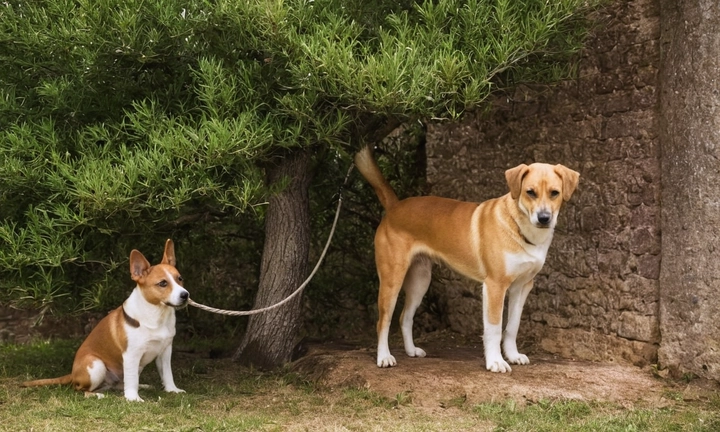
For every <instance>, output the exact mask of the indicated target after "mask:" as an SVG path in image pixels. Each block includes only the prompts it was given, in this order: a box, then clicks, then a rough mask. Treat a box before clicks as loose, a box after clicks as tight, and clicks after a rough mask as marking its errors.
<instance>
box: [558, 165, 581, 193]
mask: <svg viewBox="0 0 720 432" xmlns="http://www.w3.org/2000/svg"><path fill="white" fill-rule="evenodd" d="M555 173H556V174H557V175H558V176H560V178H561V179H562V182H563V201H568V200H569V199H570V197H571V196H572V194H573V192H575V189H576V188H577V185H578V183H579V182H580V173H579V172H577V171H573V170H571V169H570V168H568V167H566V166H564V165H560V164H557V165H555Z"/></svg>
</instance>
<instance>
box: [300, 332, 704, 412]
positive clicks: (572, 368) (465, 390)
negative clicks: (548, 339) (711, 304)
mask: <svg viewBox="0 0 720 432" xmlns="http://www.w3.org/2000/svg"><path fill="white" fill-rule="evenodd" d="M417 342H418V343H417V344H418V346H420V347H422V348H423V349H425V350H426V351H427V354H428V355H427V357H425V358H411V357H408V356H406V355H405V352H404V350H403V348H402V345H401V344H399V343H395V344H392V343H391V351H392V353H393V355H394V356H395V358H396V359H397V366H395V367H393V368H387V369H381V368H378V367H377V366H376V364H375V349H374V348H372V349H371V348H367V347H358V346H357V345H353V344H343V343H323V344H311V345H309V346H308V347H307V349H308V351H307V354H306V355H305V356H304V357H302V358H300V359H299V360H297V361H295V362H294V363H293V370H294V371H296V372H298V373H300V374H301V375H304V376H305V377H307V378H308V379H310V380H312V381H314V382H316V383H318V384H321V385H323V386H326V387H329V388H342V387H358V388H366V389H368V390H371V391H373V392H376V393H379V394H381V395H383V396H385V397H388V398H391V399H395V398H406V399H410V400H411V401H412V404H413V405H415V406H419V407H424V408H429V409H433V408H445V407H447V406H451V405H453V404H457V403H469V404H478V403H483V402H504V401H508V400H513V401H515V402H516V403H519V404H521V405H524V404H529V403H534V402H537V401H541V400H583V401H600V402H614V403H617V404H620V405H627V406H630V405H635V404H637V403H641V404H647V405H650V406H655V407H657V406H663V405H665V404H666V403H668V402H669V399H668V398H669V397H672V398H674V400H677V398H680V397H682V398H683V399H685V400H696V399H705V398H707V397H710V395H711V394H712V393H713V392H717V390H718V384H717V383H710V382H702V381H700V380H693V381H692V382H691V383H686V382H675V381H671V380H667V379H663V377H662V376H661V375H662V373H660V374H658V372H657V371H656V370H653V368H652V367H646V368H639V367H637V366H633V365H630V364H619V363H594V362H587V361H576V360H573V359H562V358H558V357H555V356H553V355H550V354H547V353H537V352H536V353H532V352H530V353H528V354H529V357H530V362H531V363H530V364H529V365H525V366H520V365H513V366H512V372H510V373H506V374H501V373H491V372H488V371H487V370H486V369H485V362H484V358H483V348H482V342H481V341H469V340H467V339H465V338H462V337H460V336H455V335H452V334H448V333H443V334H442V335H440V336H437V335H435V336H431V337H430V338H429V339H428V340H425V341H422V340H421V341H417ZM421 342H422V343H421ZM526 353H527V352H526Z"/></svg>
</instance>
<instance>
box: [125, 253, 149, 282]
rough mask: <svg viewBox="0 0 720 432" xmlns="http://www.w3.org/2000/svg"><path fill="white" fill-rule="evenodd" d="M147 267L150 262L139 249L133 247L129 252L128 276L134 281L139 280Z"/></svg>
mask: <svg viewBox="0 0 720 432" xmlns="http://www.w3.org/2000/svg"><path fill="white" fill-rule="evenodd" d="M149 268H150V263H149V262H148V260H146V259H145V256H144V255H143V254H141V253H140V251H139V250H137V249H133V250H132V252H130V277H131V278H132V280H134V281H135V282H137V281H138V280H140V278H142V277H143V275H144V274H145V272H146V271H147V269H149Z"/></svg>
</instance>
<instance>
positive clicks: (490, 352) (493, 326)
mask: <svg viewBox="0 0 720 432" xmlns="http://www.w3.org/2000/svg"><path fill="white" fill-rule="evenodd" d="M506 288H507V287H505V286H504V285H503V284H501V283H498V282H496V281H492V280H490V279H487V280H485V282H484V283H483V345H484V346H485V367H486V368H487V370H489V371H491V372H501V373H505V372H511V371H512V368H510V365H509V364H508V363H507V362H506V361H505V359H503V356H502V352H501V350H500V342H501V341H502V336H503V334H502V333H503V332H502V316H503V303H504V300H505V291H506Z"/></svg>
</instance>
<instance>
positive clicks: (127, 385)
mask: <svg viewBox="0 0 720 432" xmlns="http://www.w3.org/2000/svg"><path fill="white" fill-rule="evenodd" d="M141 358H142V353H140V352H138V351H136V350H129V351H125V352H124V353H123V392H124V394H125V399H127V400H129V401H131V402H144V401H143V400H142V398H140V395H139V394H138V389H139V387H140V360H141Z"/></svg>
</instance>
